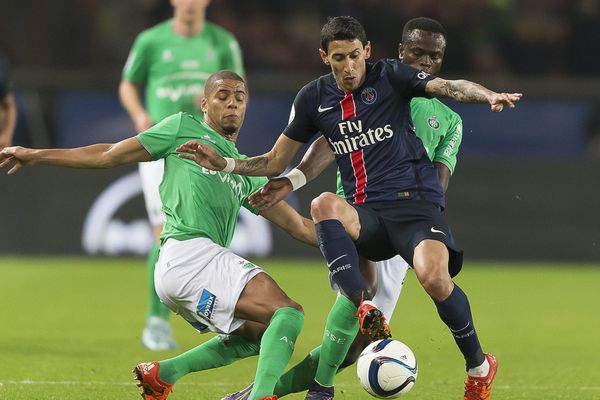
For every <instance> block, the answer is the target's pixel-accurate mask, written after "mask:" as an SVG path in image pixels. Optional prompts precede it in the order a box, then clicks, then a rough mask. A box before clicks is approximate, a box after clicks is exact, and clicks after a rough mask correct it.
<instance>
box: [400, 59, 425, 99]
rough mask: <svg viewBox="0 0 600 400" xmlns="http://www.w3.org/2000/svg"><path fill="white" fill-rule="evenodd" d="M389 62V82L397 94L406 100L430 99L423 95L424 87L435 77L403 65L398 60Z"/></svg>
mask: <svg viewBox="0 0 600 400" xmlns="http://www.w3.org/2000/svg"><path fill="white" fill-rule="evenodd" d="M389 62H390V64H389V66H390V69H389V72H388V73H389V78H390V82H391V84H392V87H393V88H394V89H395V90H396V91H397V92H398V93H400V94H401V95H402V96H404V97H407V98H413V97H430V96H429V95H428V94H427V93H425V86H426V85H427V82H429V81H430V80H432V79H435V76H433V75H429V74H428V73H427V72H423V71H419V70H418V69H416V68H413V67H411V66H410V65H407V64H403V63H402V62H400V61H399V60H389Z"/></svg>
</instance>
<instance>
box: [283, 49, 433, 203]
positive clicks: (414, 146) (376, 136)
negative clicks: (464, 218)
mask: <svg viewBox="0 0 600 400" xmlns="http://www.w3.org/2000/svg"><path fill="white" fill-rule="evenodd" d="M433 78H434V77H432V76H430V75H428V74H427V73H425V72H421V71H419V70H417V69H415V68H412V67H411V66H409V65H406V64H402V63H401V62H400V61H399V60H394V59H384V60H380V61H378V62H377V63H375V64H367V70H366V77H365V81H364V83H363V85H362V86H361V87H360V88H358V89H357V90H355V91H354V92H348V93H344V92H343V91H342V90H340V89H339V87H338V86H337V84H336V82H335V78H334V76H333V74H331V73H330V74H328V75H324V76H322V77H320V78H318V79H316V80H314V81H312V82H310V83H309V84H308V85H306V86H304V87H303V88H302V89H301V90H300V92H298V94H297V95H296V99H295V100H294V105H293V107H292V112H291V115H290V122H289V124H288V126H287V127H286V128H285V130H284V131H283V134H284V135H286V136H287V137H289V138H290V139H293V140H296V141H299V142H303V143H306V142H308V141H309V140H310V139H311V138H312V137H313V136H314V135H315V133H317V132H321V134H322V135H323V136H325V137H326V138H327V141H328V143H329V147H330V148H331V149H332V150H333V152H334V154H335V157H336V161H337V164H338V166H339V169H340V174H341V177H342V185H343V187H344V193H345V195H346V200H348V201H350V202H351V203H354V204H362V203H368V202H375V201H394V200H428V201H431V202H433V203H435V204H437V205H439V206H441V207H444V193H443V191H442V188H441V186H440V183H439V180H438V176H437V172H436V170H435V167H434V166H433V164H432V163H431V161H430V159H429V157H428V156H427V152H426V150H425V148H424V147H423V143H422V142H421V140H420V139H419V138H418V137H417V136H416V135H415V129H414V126H413V123H412V119H411V115H410V100H411V98H413V97H427V95H426V93H425V85H426V83H427V82H428V81H430V80H431V79H433Z"/></svg>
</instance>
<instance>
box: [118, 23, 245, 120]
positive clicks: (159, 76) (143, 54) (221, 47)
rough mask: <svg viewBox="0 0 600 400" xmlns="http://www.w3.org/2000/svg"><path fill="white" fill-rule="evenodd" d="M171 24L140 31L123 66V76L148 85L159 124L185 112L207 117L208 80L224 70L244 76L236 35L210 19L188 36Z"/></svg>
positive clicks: (147, 100)
mask: <svg viewBox="0 0 600 400" xmlns="http://www.w3.org/2000/svg"><path fill="white" fill-rule="evenodd" d="M172 23H173V21H172V20H167V21H165V22H162V23H160V24H158V25H156V26H154V27H152V28H150V29H147V30H145V31H143V32H142V33H140V34H139V35H138V37H137V38H136V40H135V43H134V44H133V48H132V49H131V52H130V53H129V57H128V59H127V63H126V64H125V68H124V69H123V78H124V79H127V80H129V81H131V82H133V83H135V84H139V85H146V91H145V93H146V94H145V103H146V109H147V110H148V114H149V115H150V117H151V118H152V120H153V121H154V123H157V122H159V121H161V120H162V119H163V118H166V117H168V116H170V115H173V114H176V113H178V112H180V111H184V112H187V113H189V114H191V115H193V116H195V117H196V118H198V119H200V120H202V119H203V118H204V116H203V115H202V111H201V110H200V106H199V99H198V97H199V96H201V95H202V94H203V92H204V84H205V82H206V79H208V77H209V76H210V75H211V74H213V73H214V72H217V71H220V70H222V69H229V70H232V71H234V72H236V73H237V74H239V75H240V76H244V69H243V65H242V54H241V50H240V47H239V45H238V43H237V41H236V40H235V38H234V36H233V35H232V34H231V33H229V32H227V31H226V30H224V29H223V28H221V27H219V26H217V25H215V24H213V23H211V22H209V21H206V22H205V23H204V29H203V30H202V32H201V33H199V34H197V35H195V36H192V37H184V36H181V35H179V34H177V33H176V32H175V31H173V28H172Z"/></svg>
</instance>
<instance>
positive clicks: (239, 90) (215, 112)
mask: <svg viewBox="0 0 600 400" xmlns="http://www.w3.org/2000/svg"><path fill="white" fill-rule="evenodd" d="M247 104H248V92H247V90H246V85H245V84H244V82H240V81H236V80H232V79H223V80H220V81H217V83H216V84H215V85H214V86H213V89H212V90H211V92H210V93H206V97H204V98H203V99H202V103H201V108H202V112H204V116H205V120H206V123H207V124H209V125H210V126H211V127H214V128H216V129H217V130H218V131H220V132H222V133H226V134H233V133H236V132H238V131H239V129H240V128H241V127H242V123H243V122H244V116H245V114H246V106H247Z"/></svg>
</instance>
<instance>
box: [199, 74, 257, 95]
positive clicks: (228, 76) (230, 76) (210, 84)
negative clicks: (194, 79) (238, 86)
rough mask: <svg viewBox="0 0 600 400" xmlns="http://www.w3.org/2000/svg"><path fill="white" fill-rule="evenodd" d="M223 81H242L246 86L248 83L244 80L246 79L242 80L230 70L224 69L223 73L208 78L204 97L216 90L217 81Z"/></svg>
mask: <svg viewBox="0 0 600 400" xmlns="http://www.w3.org/2000/svg"><path fill="white" fill-rule="evenodd" d="M223 79H231V80H234V81H240V82H242V83H244V85H245V84H246V81H245V80H244V78H242V77H241V76H239V75H238V74H236V73H235V72H233V71H230V70H228V69H223V70H221V71H217V72H215V73H214V74H212V75H211V76H209V77H208V79H207V80H206V83H205V84H204V95H207V94H208V93H210V92H212V91H213V90H214V86H215V85H216V83H217V81H220V80H223ZM246 90H247V89H246Z"/></svg>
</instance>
